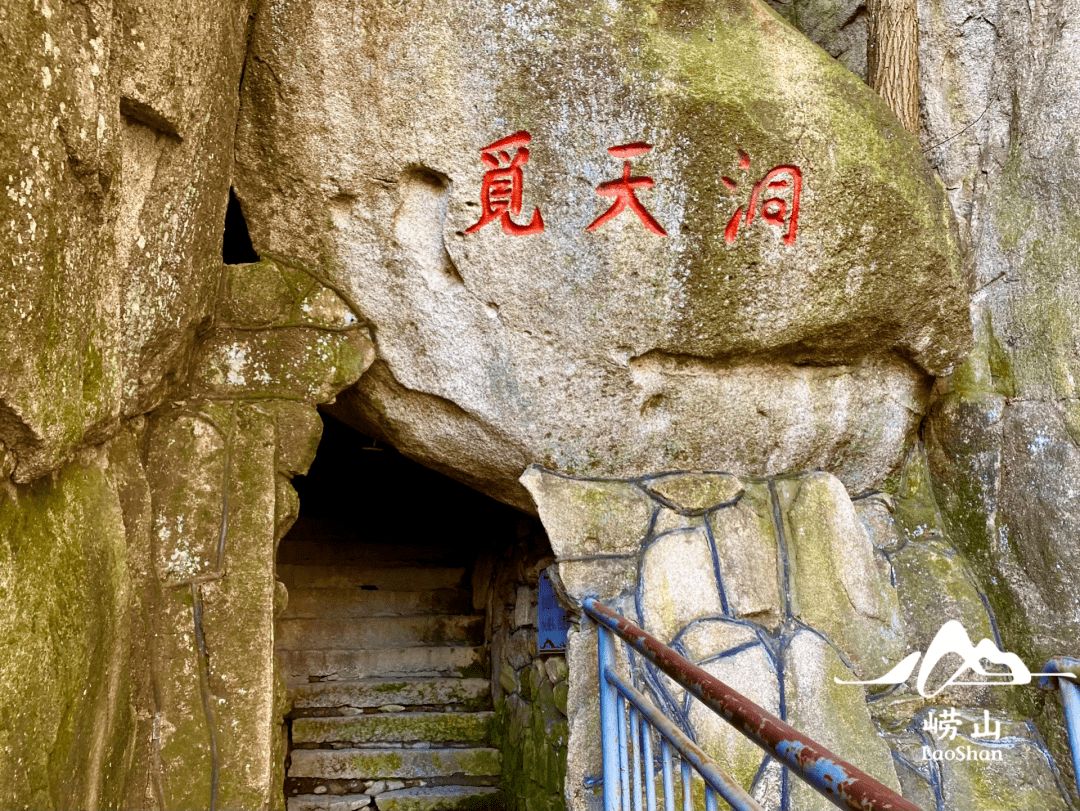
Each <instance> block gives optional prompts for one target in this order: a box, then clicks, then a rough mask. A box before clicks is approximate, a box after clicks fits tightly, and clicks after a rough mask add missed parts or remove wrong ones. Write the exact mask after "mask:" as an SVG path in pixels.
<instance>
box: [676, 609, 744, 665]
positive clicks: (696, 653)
mask: <svg viewBox="0 0 1080 811" xmlns="http://www.w3.org/2000/svg"><path fill="white" fill-rule="evenodd" d="M757 640H758V636H757V634H756V633H754V628H753V627H752V626H750V625H744V624H742V623H737V622H732V621H731V620H727V619H705V620H698V621H697V622H693V623H691V624H690V625H689V626H688V627H687V628H686V630H684V631H683V632H682V633H681V634H679V636H678V639H677V640H676V642H675V644H676V645H677V646H678V647H680V648H682V649H683V651H685V653H686V658H687V659H689V660H690V661H691V662H694V663H695V664H700V663H701V662H704V661H705V660H707V659H712V658H713V657H714V656H721V655H723V654H725V653H729V652H730V651H732V650H734V649H735V648H740V647H745V646H747V645H751V644H753V643H755V642H757ZM714 675H715V674H714Z"/></svg>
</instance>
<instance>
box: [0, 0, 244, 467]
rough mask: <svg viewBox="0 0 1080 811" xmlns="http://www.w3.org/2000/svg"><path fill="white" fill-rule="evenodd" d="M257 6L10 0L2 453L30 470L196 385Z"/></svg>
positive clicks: (5, 25)
mask: <svg viewBox="0 0 1080 811" xmlns="http://www.w3.org/2000/svg"><path fill="white" fill-rule="evenodd" d="M250 5H251V4H250V3H248V2H246V0H233V1H232V2H228V3H224V4H222V3H210V2H202V1H201V0H192V2H189V3H187V4H186V5H185V11H184V13H183V14H180V15H178V14H176V10H175V8H174V5H173V4H171V3H168V2H158V1H157V0H150V2H142V0H139V2H126V0H120V2H116V3H109V4H107V5H102V6H97V5H95V6H94V7H93V8H89V7H85V6H82V5H79V4H77V3H69V2H56V0H52V1H51V2H50V0H36V1H35V0H19V1H18V2H15V3H10V4H5V9H4V11H3V16H0V30H2V32H3V33H2V36H3V39H4V42H5V46H4V52H3V53H4V57H3V59H4V63H3V64H4V67H3V70H2V71H0V111H2V116H3V122H4V123H3V126H2V128H0V183H2V184H3V186H4V193H3V195H2V196H0V220H2V221H3V223H4V226H3V228H2V229H0V246H2V247H0V252H2V253H3V256H4V271H3V284H2V285H0V344H2V345H3V347H4V351H3V352H2V353H0V456H3V455H5V454H12V455H13V458H12V459H11V460H9V462H8V464H9V465H14V466H15V480H16V481H19V482H28V481H30V480H32V479H34V478H36V477H38V476H40V475H42V474H43V473H46V472H48V471H50V470H53V469H55V468H57V467H58V466H59V464H60V463H62V462H63V461H64V460H65V459H66V458H68V457H70V456H71V455H72V453H73V452H74V450H75V449H76V448H78V447H79V446H80V445H82V444H84V443H89V444H93V443H96V442H101V441H102V440H104V439H106V438H107V437H108V436H110V435H111V434H112V433H114V432H115V430H116V428H117V425H118V423H119V421H120V420H121V419H123V418H125V417H130V416H133V415H138V414H142V413H144V412H146V411H148V410H150V409H151V408H154V407H155V406H157V405H158V404H160V403H161V402H162V400H163V399H164V398H165V397H166V396H167V395H168V392H169V389H170V388H175V386H176V383H177V382H182V379H183V377H184V374H185V369H184V367H185V364H186V361H187V353H188V352H189V351H190V348H191V342H192V338H193V336H194V331H195V328H196V326H197V325H198V324H199V322H200V321H202V319H203V318H205V317H206V315H207V314H208V312H209V310H210V307H211V304H212V301H213V298H214V295H215V291H216V285H217V280H218V272H219V269H220V259H221V223H222V221H223V217H224V210H225V202H226V199H227V194H228V179H229V176H230V173H231V165H232V141H233V134H234V129H235V120H236V109H237V96H236V88H237V85H238V82H239V78H240V71H241V68H242V66H243V60H244V32H245V27H246V23H247V17H248V13H249V9H250ZM178 379H179V380H178ZM5 449H6V450H5Z"/></svg>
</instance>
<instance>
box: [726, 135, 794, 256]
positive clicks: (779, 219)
mask: <svg viewBox="0 0 1080 811" xmlns="http://www.w3.org/2000/svg"><path fill="white" fill-rule="evenodd" d="M739 168H740V169H742V170H743V171H746V170H748V169H749V168H750V156H749V155H747V154H746V153H745V152H743V151H742V150H741V149H740V150H739ZM721 179H722V180H723V181H724V185H725V186H727V187H728V189H729V190H731V191H735V189H736V188H738V184H737V183H736V182H735V181H734V180H732V179H731V178H730V177H726V176H725V177H723V178H721ZM801 195H802V171H800V169H799V167H797V166H777V167H775V168H773V169H770V170H769V171H768V172H767V173H766V175H765V177H763V178H762V179H761V180H759V181H758V182H757V183H755V184H754V188H753V190H752V191H751V192H750V204H749V205H748V206H747V208H746V211H745V212H744V211H743V209H742V207H741V206H740V207H739V208H738V209H737V210H736V211H735V213H734V214H733V215H732V217H731V219H730V220H728V224H727V227H726V228H725V229H724V239H725V240H726V241H727V243H728V245H731V244H732V243H734V242H735V237H736V236H738V234H739V225H740V224H741V223H743V222H744V221H745V224H746V225H747V226H749V225H750V224H751V223H752V222H753V221H754V217H756V216H758V215H760V216H761V218H762V219H763V220H765V222H767V223H769V224H770V225H775V226H777V227H779V228H780V229H781V231H783V230H784V229H785V227H786V233H785V234H784V236H783V240H784V244H785V245H794V244H795V236H796V234H797V232H798V229H799V198H800V197H801ZM744 218H745V220H744Z"/></svg>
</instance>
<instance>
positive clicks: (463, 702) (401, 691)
mask: <svg viewBox="0 0 1080 811" xmlns="http://www.w3.org/2000/svg"><path fill="white" fill-rule="evenodd" d="M387 704H398V705H401V706H404V707H431V706H441V707H446V708H448V709H454V710H484V709H488V708H489V707H490V706H491V683H490V682H489V681H488V680H487V679H438V678H436V679H358V680H356V681H325V682H316V683H314V684H301V685H299V686H298V687H297V688H296V689H295V691H294V692H293V708H294V712H295V711H297V710H301V711H305V712H307V711H311V712H322V713H323V714H326V713H327V712H334V711H336V712H340V713H347V712H351V713H355V712H359V711H361V710H364V709H371V708H376V707H383V706H385V705H387Z"/></svg>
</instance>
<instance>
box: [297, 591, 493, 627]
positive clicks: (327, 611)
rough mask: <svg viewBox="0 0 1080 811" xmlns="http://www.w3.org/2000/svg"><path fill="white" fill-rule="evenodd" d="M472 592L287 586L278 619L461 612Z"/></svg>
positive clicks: (469, 602) (469, 607)
mask: <svg viewBox="0 0 1080 811" xmlns="http://www.w3.org/2000/svg"><path fill="white" fill-rule="evenodd" d="M470 611H472V596H471V594H470V593H469V592H468V591H466V590H464V589H432V590H431V591H387V590H385V589H374V590H373V589H319V588H292V589H289V605H288V607H287V608H286V609H285V612H284V614H282V616H281V618H282V619H290V618H293V617H405V616H411V615H413V614H464V613H468V612H470Z"/></svg>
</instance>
